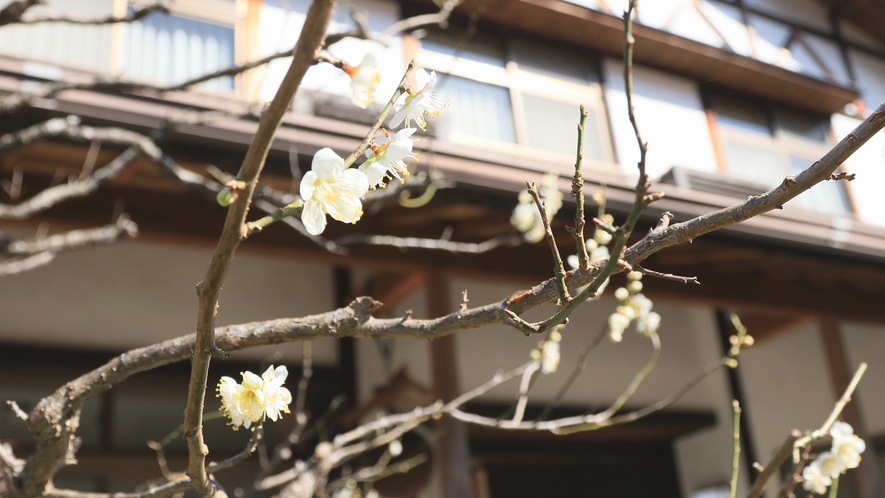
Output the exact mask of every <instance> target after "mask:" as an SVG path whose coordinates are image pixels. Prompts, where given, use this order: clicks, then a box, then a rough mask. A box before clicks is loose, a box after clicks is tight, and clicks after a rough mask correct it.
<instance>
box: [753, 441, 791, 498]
mask: <svg viewBox="0 0 885 498" xmlns="http://www.w3.org/2000/svg"><path fill="white" fill-rule="evenodd" d="M800 437H802V433H801V432H799V431H797V430H793V431H790V435H789V436H787V439H786V441H784V444H783V445H782V446H781V449H780V450H779V451H778V452H777V454H775V455H774V457H773V458H772V459H771V461H770V462H768V465H766V466H765V468H763V469H762V471H761V472H759V475H758V476H757V477H756V482H754V483H753V487H752V488H750V492H749V493H748V494H747V498H760V497H761V496H762V493H764V492H765V487H766V486H767V485H768V481H769V480H771V478H772V477H774V476H775V474H777V473H778V471H779V470H780V468H781V465H783V464H784V462H786V461H787V459H788V458H790V455H792V454H793V447H794V446H795V445H796V441H798V440H799V438H800Z"/></svg>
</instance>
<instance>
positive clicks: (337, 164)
mask: <svg viewBox="0 0 885 498" xmlns="http://www.w3.org/2000/svg"><path fill="white" fill-rule="evenodd" d="M310 169H311V171H313V172H315V173H316V174H317V176H318V177H319V178H320V179H323V180H327V179H329V178H331V177H333V176H335V175H337V174H338V173H340V172H342V171H344V159H341V158H340V157H338V154H336V153H335V152H334V151H333V150H332V149H330V148H328V147H325V148H322V149H320V150H318V151H317V153H316V154H314V156H313V161H311V164H310ZM306 176H307V175H305V177H306ZM303 183H304V182H303V181H302V184H303ZM302 197H304V195H302Z"/></svg>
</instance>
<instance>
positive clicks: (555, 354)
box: [541, 340, 560, 375]
mask: <svg viewBox="0 0 885 498" xmlns="http://www.w3.org/2000/svg"><path fill="white" fill-rule="evenodd" d="M559 360H560V355H559V341H554V340H549V341H545V342H544V347H543V348H541V373H543V374H545V375H546V374H551V373H554V372H556V369H557V368H559Z"/></svg>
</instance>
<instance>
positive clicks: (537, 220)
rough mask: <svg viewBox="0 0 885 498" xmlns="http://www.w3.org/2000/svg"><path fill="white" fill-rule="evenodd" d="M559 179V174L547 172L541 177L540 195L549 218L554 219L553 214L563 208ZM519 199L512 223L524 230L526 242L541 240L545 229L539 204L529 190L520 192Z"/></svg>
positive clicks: (511, 217) (514, 209) (511, 218)
mask: <svg viewBox="0 0 885 498" xmlns="http://www.w3.org/2000/svg"><path fill="white" fill-rule="evenodd" d="M558 180H559V175H558V174H556V173H552V172H551V173H547V174H546V175H544V177H543V178H542V179H541V185H540V186H539V187H538V195H540V197H541V199H542V200H543V201H544V203H545V205H546V211H547V219H548V220H552V219H553V216H554V215H556V213H557V212H558V211H559V209H560V208H562V192H560V191H559V188H558V187H557V186H556V182H557V181H558ZM518 199H519V203H518V204H517V205H516V207H515V208H513V214H512V215H511V216H510V224H511V225H513V227H514V228H516V229H517V230H519V231H520V232H522V237H523V239H525V240H526V242H530V243H533V244H534V243H536V242H540V241H541V240H543V239H544V234H545V229H544V221H543V220H542V219H541V213H540V211H538V206H536V205H535V201H534V199H532V195H531V194H530V193H529V191H528V190H523V191H522V192H520V193H519V198H518Z"/></svg>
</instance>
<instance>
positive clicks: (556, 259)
mask: <svg viewBox="0 0 885 498" xmlns="http://www.w3.org/2000/svg"><path fill="white" fill-rule="evenodd" d="M526 187H528V191H529V194H531V196H532V199H534V200H535V205H536V206H537V208H538V212H539V213H540V215H541V223H543V224H544V235H546V236H547V244H548V245H549V246H550V252H551V253H553V278H554V279H555V280H556V290H557V291H559V302H560V303H562V305H563V306H565V305H567V304H568V303H569V301H571V300H572V297H571V296H570V295H569V293H568V286H567V285H566V284H565V268H564V266H563V264H562V256H561V255H560V254H559V249H558V248H557V247H556V238H555V237H553V228H551V227H550V219H549V218H548V217H547V203H546V202H544V201H543V200H542V199H541V194H540V193H539V192H538V188H537V187H536V186H535V184H534V183H529V182H526Z"/></svg>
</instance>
